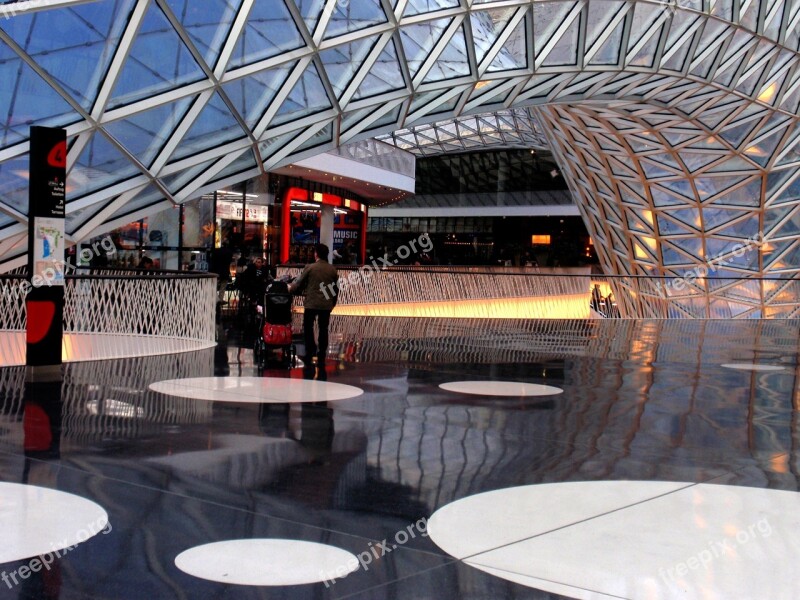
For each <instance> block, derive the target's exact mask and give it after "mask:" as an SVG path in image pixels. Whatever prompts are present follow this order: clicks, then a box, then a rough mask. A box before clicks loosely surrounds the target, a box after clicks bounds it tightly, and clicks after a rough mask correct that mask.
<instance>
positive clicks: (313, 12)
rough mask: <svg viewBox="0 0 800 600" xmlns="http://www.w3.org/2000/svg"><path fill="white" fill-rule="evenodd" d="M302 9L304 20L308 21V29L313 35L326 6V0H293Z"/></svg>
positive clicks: (301, 13)
mask: <svg viewBox="0 0 800 600" xmlns="http://www.w3.org/2000/svg"><path fill="white" fill-rule="evenodd" d="M292 1H293V2H294V3H295V4H296V5H297V8H298V10H299V11H300V15H301V16H302V17H303V21H305V23H306V27H307V28H308V31H309V32H310V33H311V34H312V35H313V34H314V30H315V29H316V27H317V23H318V22H319V18H320V17H321V16H322V10H323V9H324V8H325V0H292Z"/></svg>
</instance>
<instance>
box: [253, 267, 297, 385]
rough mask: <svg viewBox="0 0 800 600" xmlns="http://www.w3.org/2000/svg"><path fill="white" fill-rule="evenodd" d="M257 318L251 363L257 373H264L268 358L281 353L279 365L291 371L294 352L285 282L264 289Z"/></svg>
mask: <svg viewBox="0 0 800 600" xmlns="http://www.w3.org/2000/svg"><path fill="white" fill-rule="evenodd" d="M260 316H261V319H260V320H259V333H260V335H259V336H258V339H256V343H255V346H254V347H253V362H255V364H256V365H258V368H259V369H260V370H261V369H264V367H265V366H266V364H267V359H268V358H269V357H270V355H271V354H272V353H274V352H276V351H278V350H280V352H281V364H282V365H283V366H284V367H285V368H287V369H288V368H291V367H292V366H293V365H294V363H295V358H296V357H297V350H296V349H295V346H294V344H293V343H292V295H291V294H290V293H289V287H288V286H287V284H286V282H285V281H274V282H273V283H272V284H271V285H270V286H269V287H268V288H267V293H266V294H265V295H264V306H263V308H262V310H261V311H260Z"/></svg>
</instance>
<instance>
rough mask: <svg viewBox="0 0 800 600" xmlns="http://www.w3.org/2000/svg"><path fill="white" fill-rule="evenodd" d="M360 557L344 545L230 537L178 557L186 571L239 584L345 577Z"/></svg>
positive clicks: (284, 583) (313, 580) (179, 564)
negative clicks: (235, 538) (345, 548)
mask: <svg viewBox="0 0 800 600" xmlns="http://www.w3.org/2000/svg"><path fill="white" fill-rule="evenodd" d="M358 564H359V563H358V559H357V558H356V557H355V556H354V555H353V554H351V553H350V552H347V551H346V550H342V549H341V548H336V547H335V546H326V545H325V544H317V543H315V542H304V541H301V540H283V539H255V540H228V541H224V542H215V543H213V544H205V545H203V546H197V547H195V548H190V549H189V550H186V551H185V552H181V553H180V554H179V555H178V556H177V557H176V558H175V566H176V567H178V568H179V569H180V570H181V571H183V572H184V573H188V574H189V575H194V576H195V577H199V578H201V579H208V580H209V581H219V582H222V583H231V584H236V585H299V584H303V583H317V582H320V581H330V580H333V579H336V578H339V577H345V576H346V575H347V574H349V573H352V572H353V571H355V570H356V569H357V568H358Z"/></svg>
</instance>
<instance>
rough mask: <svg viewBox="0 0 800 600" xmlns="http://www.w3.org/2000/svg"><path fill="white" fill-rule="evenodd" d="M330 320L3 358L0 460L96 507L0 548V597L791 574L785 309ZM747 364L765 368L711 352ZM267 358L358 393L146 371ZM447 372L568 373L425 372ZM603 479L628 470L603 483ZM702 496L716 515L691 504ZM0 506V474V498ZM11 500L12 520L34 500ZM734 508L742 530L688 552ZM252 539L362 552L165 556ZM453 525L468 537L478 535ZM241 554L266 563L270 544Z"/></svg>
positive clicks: (722, 585)
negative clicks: (319, 357) (314, 362)
mask: <svg viewBox="0 0 800 600" xmlns="http://www.w3.org/2000/svg"><path fill="white" fill-rule="evenodd" d="M331 332H332V345H331V349H330V356H329V360H328V362H327V368H326V369H325V371H324V372H319V371H316V370H314V369H308V368H298V369H294V370H282V369H280V368H279V367H278V366H277V365H275V366H274V368H273V366H269V367H268V368H267V370H266V371H264V372H263V373H258V372H257V370H256V369H255V368H254V366H253V363H252V352H251V350H250V349H249V348H250V347H251V345H252V339H251V338H250V337H249V336H248V335H246V334H244V333H243V332H241V331H238V330H237V329H235V328H233V327H227V326H220V331H219V341H220V345H219V346H218V347H217V348H215V349H211V350H204V351H200V352H195V353H186V354H176V355H168V356H161V357H154V358H139V359H133V360H124V361H104V362H96V363H73V364H69V365H66V366H65V369H64V381H63V385H58V384H37V385H32V384H28V385H27V387H26V383H25V377H24V370H22V369H21V368H7V369H0V481H3V482H10V483H26V484H30V485H37V486H42V487H46V488H52V489H57V490H60V491H63V492H67V493H70V494H75V495H78V496H82V497H84V498H86V499H88V500H91V501H92V502H94V503H96V504H97V505H99V506H100V507H102V509H104V510H105V511H106V512H107V513H108V518H109V524H110V526H111V529H110V531H108V532H107V533H106V534H104V535H94V536H93V537H91V538H90V539H88V540H87V541H86V542H84V543H81V544H79V545H77V546H75V547H74V548H73V549H71V550H70V551H69V553H67V554H64V555H62V556H60V557H56V558H55V559H53V560H52V561H51V564H49V565H48V568H43V567H42V564H37V563H35V562H34V561H35V560H36V559H30V558H29V559H24V560H19V561H15V562H7V563H5V564H1V565H0V599H5V598H31V599H34V598H37V599H38V598H109V599H110V598H114V599H118V598H137V599H138V598H211V597H213V598H231V599H233V598H236V599H239V598H291V599H294V598H298V599H306V598H307V599H309V600H310V599H318V598H345V597H346V598H355V599H358V600H362V599H363V600H367V599H381V598H387V599H388V598H393V599H394V598H402V599H405V598H437V599H439V598H445V599H453V600H455V599H460V598H475V599H478V598H480V599H495V598H525V599H534V598H535V599H539V598H560V597H575V598H596V597H603V596H602V595H601V594H603V593H606V594H608V593H613V594H616V595H617V596H619V597H630V598H641V597H643V596H642V590H645V591H646V593H647V594H648V596H647V597H650V598H671V597H676V595H677V594H678V593H680V594H682V595H681V597H686V598H692V597H703V598H715V597H719V598H729V597H732V596H731V595H730V594H731V590H734V591H735V590H740V594H739V595H740V597H742V598H752V597H770V598H791V597H793V596H794V594H795V590H796V589H797V582H796V581H793V580H792V579H791V576H790V575H789V573H790V572H794V568H793V567H794V563H796V562H797V559H798V558H800V543H798V541H797V539H798V538H797V535H796V531H797V525H798V524H797V523H796V520H797V517H796V516H794V515H797V514H799V513H800V511H797V510H791V509H792V507H795V508H800V500H798V498H800V495H796V492H797V491H798V468H800V464H798V459H799V458H800V456H799V455H798V449H797V448H798V443H797V439H798V436H800V431H798V427H799V425H798V422H799V420H798V418H797V413H796V410H795V407H796V406H798V405H800V386H799V384H798V374H800V371H798V349H799V348H800V322H791V321H790V322H786V321H782V322H778V321H773V322H728V321H611V320H591V321H590V320H587V321H513V320H493V321H474V320H462V321H458V322H451V321H447V320H437V319H433V320H415V319H392V318H383V319H381V318H372V319H370V318H361V317H337V318H334V319H333V321H332V324H331ZM300 354H302V352H300ZM746 364H751V365H752V364H756V365H768V366H775V367H782V369H780V370H752V369H750V370H745V369H742V368H734V369H732V368H726V367H724V366H723V365H729V366H730V365H746ZM262 376H263V377H275V378H285V379H287V380H294V381H297V382H301V381H304V378H305V379H306V380H307V379H313V380H316V381H319V380H326V381H327V382H330V383H336V384H343V385H348V386H353V387H354V388H360V389H361V390H363V391H364V393H363V394H361V395H358V396H355V397H347V398H342V399H337V400H335V401H330V402H304V403H295V404H290V403H289V402H288V398H287V403H274V398H271V403H252V402H241V403H237V402H215V401H209V400H196V399H189V398H185V397H180V396H175V395H171V394H170V395H165V394H162V393H160V392H158V391H154V390H153V389H152V388H151V384H154V383H156V382H161V381H165V380H175V379H188V378H200V377H262ZM464 381H474V382H484V381H498V382H499V381H505V382H518V383H524V384H532V385H547V386H552V387H555V388H560V389H562V390H563V392H562V393H559V394H552V395H546V396H524V395H514V396H497V395H488V394H487V395H476V394H461V393H458V392H455V391H449V390H446V389H443V388H441V387H440V385H442V384H447V383H452V382H464ZM306 383H308V382H307V381H306ZM498 387H499V388H500V387H502V386H498ZM521 387H522V388H525V387H526V386H521ZM508 389H514V386H509V387H508ZM476 390H478V391H479V390H480V388H479V387H478V386H477V385H476V386H475V389H474V390H472V391H476ZM622 481H629V482H631V483H629V484H625V485H629V486H631V487H630V488H629V489H628V488H625V490H624V492H622V493H620V492H619V491H615V490H619V489H620V488H618V487H614V486H615V485H619V482H622ZM578 482H584V483H583V484H581V485H584V486H588V485H589V484H591V486H592V487H591V488H587V489H586V491H583V488H581V490H582V491H581V493H579V494H572V495H570V494H569V493H567V492H568V491H569V490H570V489H577V488H565V487H564V486H563V485H562V486H560V487H555V488H553V487H545V486H543V485H542V484H548V485H552V484H567V483H569V484H570V485H576V484H578ZM611 482H616V483H611ZM696 484H704V485H696ZM595 486H596V487H595ZM509 488H517V489H516V490H509V491H508V492H506V493H508V494H511V496H506V497H501V496H498V497H497V498H496V499H495V501H493V502H490V503H488V504H482V503H480V502H478V503H477V504H475V506H478V507H479V509H478V512H477V513H476V512H475V511H474V510H473V511H472V513H470V511H467V512H466V514H467V521H466V523H467V524H465V522H464V521H460V522H459V523H460V524H457V525H455V527H458V528H460V530H458V531H454V530H453V527H454V526H452V525H450V526H446V527H445V533H446V534H447V536H449V538H450V539H444V541H443V538H442V537H441V531H437V530H436V528H435V527H433V526H432V536H431V537H429V536H428V535H427V532H426V527H427V520H428V519H430V518H431V516H432V515H433V514H434V512H436V511H438V510H440V509H443V508H444V507H446V506H447V505H450V506H452V507H458V506H459V505H458V504H450V503H453V502H455V501H465V502H473V501H474V500H473V499H474V498H475V497H476V495H477V494H481V493H482V492H489V491H493V490H501V489H509ZM531 490H532V492H531ZM631 490H633V491H631ZM709 490H710V491H709ZM739 490H741V492H739ZM758 490H771V491H776V492H777V491H783V492H784V493H783V494H778V495H777V496H776V495H774V494H773V495H770V494H768V493H757V492H758ZM540 492H547V493H546V494H544V495H542V494H541V493H540ZM786 492H791V493H789V494H787V493H786ZM537 494H538V495H537ZM642 495H643V496H642ZM478 498H481V497H480V496H478ZM515 498H516V499H515ZM519 498H522V499H521V500H520V499H519ZM467 499H468V500H467ZM555 499H558V501H557V502H556V501H555ZM620 500H621V504H620ZM604 502H605V503H606V504H603V503H604ZM587 503H588V504H587ZM715 503H719V506H720V511H719V516H720V518H722V519H724V522H718V521H717V520H714V519H712V518H711V517H710V515H713V514H714V513H715V512H716V511H714V510H709V506H711V507H713V506H715ZM461 506H469V505H461ZM604 507H605V508H604ZM754 507H755V509H756V513H750V512H748V511H752V510H753V509H754ZM723 509H724V510H723ZM10 510H12V509H9V505H8V503H7V502H6V499H5V498H4V497H3V496H2V489H0V515H5V516H6V517H7V516H8V514H10V512H9V511H10ZM448 510H454V509H448ZM520 511H522V512H520ZM526 511H527V512H526ZM626 511H630V512H626ZM772 511H780V513H781V514H782V515H783V516H780V517H779V516H778V513H777V512H775V513H774V514H775V516H774V518H772V517H771V516H770V515H772V514H773V512H772ZM438 514H439V515H441V514H444V513H438ZM600 515H603V516H602V518H598V517H599V516H600ZM628 515H631V516H630V520H629V519H628ZM65 517H66V515H65ZM470 518H471V519H476V518H477V519H478V522H479V523H480V522H482V521H485V523H486V524H492V523H500V524H499V525H496V526H493V527H492V530H493V532H494V533H495V534H502V535H501V537H500V538H497V537H490V538H488V539H485V538H481V539H479V536H478V534H479V533H481V531H483V530H482V529H481V528H480V527H478V526H477V525H474V524H473V525H470V524H469V523H470V521H469V519H470ZM438 519H439V516H437V517H435V518H434V521H433V522H432V523H434V524H436V523H437V520H438ZM760 519H766V522H767V523H768V524H769V527H770V535H769V536H766V535H764V533H763V532H762V531H761V529H758V527H759V525H758V524H759V523H760V522H761V521H760ZM792 519H794V521H792ZM534 521H535V522H534ZM3 522H4V523H5V521H3ZM11 522H13V523H17V527H18V528H26V527H31V526H33V525H32V523H33V520H32V518H31V515H29V514H28V515H26V516H25V518H24V519H23V518H22V517H20V518H19V519H17V520H12V521H11ZM442 522H444V521H442ZM604 523H606V524H610V525H609V526H608V527H607V528H606V529H603V528H602V527H601V528H600V529H598V527H599V526H601V525H603V524H604ZM626 523H627V525H626ZM749 525H752V527H750V529H749V535H750V540H751V541H752V543H748V544H740V545H737V546H735V547H734V548H733V551H732V552H733V553H732V554H731V553H730V552H729V551H720V553H719V554H718V555H715V556H714V558H713V560H711V561H709V562H708V564H707V565H706V564H703V565H702V566H700V567H698V568H696V569H695V568H693V567H692V564H693V562H692V561H695V560H700V559H701V554H700V553H701V551H703V550H705V549H710V550H714V549H715V548H716V547H715V546H714V545H713V544H714V543H717V544H722V545H723V546H725V545H726V544H725V541H726V540H729V544H728V545H732V544H734V543H735V542H736V540H737V534H740V533H741V532H742V531H748V529H747V527H748V526H749ZM436 527H441V524H439V525H436ZM487 527H488V525H487ZM541 527H544V529H541ZM659 527H661V529H658V528H659ZM754 527H755V528H754ZM484 529H486V527H484ZM553 529H556V530H553ZM454 534H455V535H454ZM447 536H446V537H447ZM503 536H505V537H503ZM649 536H652V539H653V540H657V541H655V542H654V543H653V544H648V539H649ZM665 536H666V537H665ZM669 536H678V537H679V538H680V539H681V540H684V541H683V542H682V544H683V545H680V544H678V545H674V546H673V545H671V543H670V542H671V539H673V538H670V537H669ZM704 536H705V537H704ZM709 536H710V538H709ZM720 536H722V537H720ZM453 537H455V542H454V541H453V539H452V538H453ZM431 538H433V539H431ZM254 539H281V540H283V539H285V540H296V541H302V542H312V543H315V544H318V545H321V546H320V547H324V548H328V549H329V550H328V551H335V550H336V549H340V550H342V551H344V552H345V553H349V554H343V556H345V555H347V556H349V555H354V556H356V557H358V559H359V564H358V566H357V567H356V568H355V569H350V570H351V571H352V572H351V573H350V574H349V575H347V576H346V577H344V578H341V575H340V576H339V577H340V578H338V579H337V578H336V577H337V575H336V568H334V566H335V565H332V564H331V563H330V561H328V562H322V559H323V558H324V556H323V554H324V553H323V554H319V555H318V554H317V553H316V552H314V551H309V552H307V554H306V557H307V558H306V560H307V561H308V564H307V565H303V566H304V567H311V566H313V567H314V568H317V570H318V571H319V573H320V575H321V576H320V577H319V578H318V580H319V581H321V583H307V584H301V585H289V586H285V585H281V582H278V581H276V582H275V585H273V586H271V587H263V586H260V587H259V586H248V585H244V586H243V585H236V584H233V583H221V582H215V581H209V580H207V579H205V578H202V577H197V576H194V575H190V574H188V573H186V572H184V571H182V570H181V569H179V568H178V567H177V566H176V565H175V559H176V557H178V555H180V554H181V553H184V552H186V551H187V550H190V549H193V548H199V547H203V546H205V545H207V544H212V543H214V542H223V541H228V540H254ZM674 539H678V538H674ZM687 539H691V540H694V541H692V542H691V543H688V544H687V543H686V542H685V540H687ZM7 540H8V538H7V537H6V536H5V535H4V537H3V543H4V544H8V541H7ZM59 542H60V540H52V544H53V545H54V546H53V547H56V546H57V544H58V543H59ZM434 542H436V543H434ZM437 544H441V547H440V546H439V545H437ZM453 544H455V546H453ZM462 544H463V545H464V546H463V547H464V548H466V549H467V550H468V554H463V553H461V551H460V550H459V548H462V546H461V545H462ZM470 544H482V545H480V546H479V547H478V546H475V547H478V550H477V551H476V552H478V553H480V556H476V555H475V552H469V549H470V548H471V547H472V546H470ZM486 544H488V545H486ZM506 544H508V546H507V548H509V549H514V551H513V552H508V551H504V547H505V546H504V545H506ZM571 544H572V545H571ZM594 544H598V546H597V548H595V547H594ZM501 546H502V547H501ZM667 546H669V548H668V550H669V551H667ZM265 547H268V546H265ZM331 548H332V549H333V550H330V549H331ZM676 548H677V550H676ZM776 548H779V549H780V552H777V553H776V552H775V549H776ZM473 549H474V548H473ZM633 549H635V554H636V562H635V564H636V568H631V567H630V564H631V561H630V560H629V557H630V555H631V551H632V550H633ZM489 550H492V551H491V552H487V551H489ZM595 550H596V551H595ZM597 552H599V553H600V554H601V555H602V556H597ZM528 556H529V557H530V558H531V560H524V559H525V557H528ZM454 557H458V558H454ZM520 557H521V558H522V559H523V560H519V559H520ZM51 558H52V557H51ZM261 558H262V559H263V560H264V561H267V563H269V564H273V566H274V563H275V560H276V559H277V558H279V557H278V556H277V555H274V556H272V559H270V556H264V557H261ZM459 558H460V559H464V560H459ZM484 558H485V559H486V560H484ZM595 558H596V560H595ZM317 559H319V560H320V561H321V562H319V563H317V562H315V561H316V560H317ZM512 559H514V560H512ZM242 560H243V561H244V560H246V559H245V558H242ZM270 561H271V562H270ZM265 564H266V563H265ZM698 564H699V563H698ZM537 565H538V566H537ZM734 565H735V568H734V567H733V566H734ZM37 566H38V569H36V568H34V567H37ZM351 566H352V565H351ZM253 568H254V569H258V565H257V564H256V565H255V566H254V567H253ZM534 568H535V569H538V571H534V570H532V569H534ZM223 570H224V569H223ZM245 570H246V569H245ZM265 570H267V569H266V568H265ZM308 570H309V569H308V568H306V569H305V571H308ZM756 570H758V571H759V572H761V573H762V574H763V573H774V574H775V576H774V577H772V579H771V581H770V585H771V586H772V587H771V588H770V589H769V590H768V591H767V596H764V595H762V594H760V593H759V592H758V591H757V590H756V591H754V590H753V589H750V588H748V587H747V585H746V584H745V583H740V582H744V581H745V580H746V579H747V578H748V573H755V571H756ZM682 571H685V572H682ZM347 572H349V571H347V570H344V571H343V573H344V574H346V573H347ZM598 573H599V574H600V575H602V576H600V575H598ZM284 574H285V573H284ZM12 575H13V576H12ZM225 576H226V574H225V573H222V574H221V575H220V577H225ZM237 576H238V575H237ZM737 578H738V579H737ZM752 579H753V580H754V581H762V580H763V579H764V578H763V577H761V578H758V577H753V578H752ZM244 580H245V581H248V580H249V579H247V578H245V579H244ZM223 581H230V580H229V579H223ZM259 581H261V580H259ZM709 582H711V583H709ZM603 585H605V586H608V587H607V588H603V589H598V586H603ZM709 586H710V587H709ZM714 586H718V587H714ZM537 588H540V589H537ZM543 590H549V591H543ZM555 594H562V595H563V596H557V595H555ZM754 594H755V595H754Z"/></svg>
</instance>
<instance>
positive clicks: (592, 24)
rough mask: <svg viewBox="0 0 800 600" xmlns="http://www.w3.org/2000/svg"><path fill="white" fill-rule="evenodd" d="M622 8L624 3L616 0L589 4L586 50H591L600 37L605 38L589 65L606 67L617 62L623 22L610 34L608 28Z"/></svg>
mask: <svg viewBox="0 0 800 600" xmlns="http://www.w3.org/2000/svg"><path fill="white" fill-rule="evenodd" d="M623 6H624V3H622V2H619V1H618V0H610V1H609V2H590V3H589V13H588V19H587V21H588V23H587V26H586V36H587V37H586V49H587V50H589V49H591V48H593V47H594V46H595V44H596V43H597V41H598V40H599V39H600V36H601V35H602V36H604V37H605V40H604V41H603V42H601V44H602V45H601V47H600V50H598V51H597V53H596V54H595V55H594V56H593V57H592V59H591V64H594V65H608V64H616V63H617V62H618V61H619V50H620V41H621V40H622V26H623V25H624V23H625V21H624V19H623V20H622V21H621V22H620V23H618V24H617V26H616V27H615V28H614V30H613V31H611V32H609V29H608V28H609V26H610V25H611V21H613V20H614V18H615V17H616V16H617V14H618V13H619V11H620V9H621V8H622V7H623Z"/></svg>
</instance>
